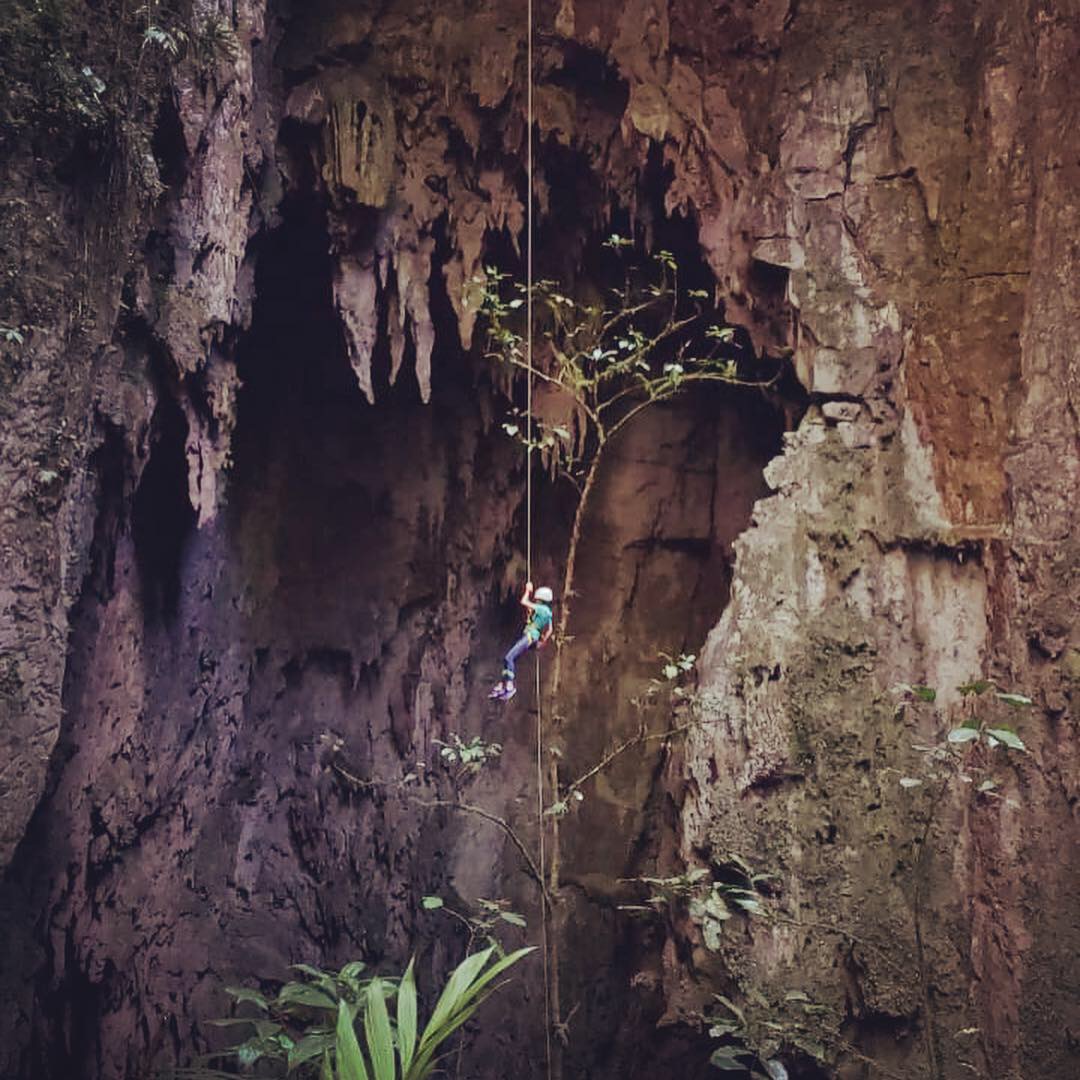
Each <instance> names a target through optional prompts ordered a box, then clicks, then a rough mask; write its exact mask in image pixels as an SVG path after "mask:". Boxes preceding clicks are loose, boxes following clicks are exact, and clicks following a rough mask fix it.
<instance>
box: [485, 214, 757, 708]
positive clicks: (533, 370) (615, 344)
mask: <svg viewBox="0 0 1080 1080" xmlns="http://www.w3.org/2000/svg"><path fill="white" fill-rule="evenodd" d="M632 246H633V244H632V241H630V240H628V239H626V238H625V237H622V236H618V235H612V236H610V237H609V238H608V239H607V240H606V241H605V242H604V247H605V248H607V249H608V250H610V251H612V252H614V253H615V254H616V255H618V256H620V257H621V258H623V260H624V261H623V266H622V270H623V284H622V285H621V286H619V287H617V288H613V289H610V290H608V299H607V300H606V301H603V302H595V303H585V302H583V301H580V300H577V299H574V298H572V297H570V296H567V295H565V294H564V293H563V292H562V291H561V290H560V289H559V287H558V285H557V283H556V282H554V281H550V280H541V281H539V282H537V283H536V284H534V286H533V299H534V307H536V308H537V309H538V315H539V320H538V321H539V323H540V329H539V334H538V335H535V334H534V338H538V344H536V345H535V346H534V349H533V357H534V358H533V362H532V364H530V362H529V356H528V341H527V338H526V333H527V329H526V328H524V327H523V326H522V325H521V323H522V318H521V315H522V309H523V308H524V307H525V306H526V303H527V300H528V290H527V288H526V286H525V285H523V284H521V283H520V282H512V281H511V280H510V275H509V274H506V273H502V272H500V271H499V270H498V269H496V268H494V267H488V268H487V269H486V272H485V275H484V276H483V277H482V278H476V279H474V281H473V285H474V286H476V287H477V293H478V296H479V307H480V312H481V314H482V315H483V317H484V319H485V321H486V323H487V328H488V350H487V356H488V357H489V358H490V359H492V360H494V361H496V362H498V363H502V364H506V365H508V366H509V367H511V368H514V369H517V370H520V371H526V372H529V373H530V374H531V375H532V376H533V377H535V378H536V379H538V380H540V381H541V382H542V383H544V384H545V386H546V387H548V388H549V389H551V390H553V391H554V392H555V393H556V394H557V395H559V396H561V397H562V398H564V400H565V404H566V406H567V410H566V412H567V414H568V415H569V416H570V417H571V419H570V420H569V422H568V423H558V424H553V423H549V422H547V421H546V420H544V419H543V418H542V417H537V416H535V415H534V416H533V417H532V418H531V424H530V423H529V420H528V418H527V417H526V416H525V413H524V412H523V410H521V409H516V410H514V412H513V414H512V416H511V417H510V418H509V419H508V420H507V422H506V423H504V424H503V428H504V430H505V431H506V432H507V434H509V435H511V436H513V437H515V438H517V439H519V440H520V441H521V442H523V443H524V444H525V445H526V446H527V447H529V448H530V449H533V450H538V451H540V452H541V453H542V454H544V455H545V457H546V459H547V460H548V461H549V462H550V463H551V465H552V466H553V467H554V468H555V469H556V470H557V471H558V472H559V473H560V474H561V475H562V476H564V477H566V478H567V479H568V480H569V481H570V482H571V483H572V484H573V486H574V487H575V489H576V491H577V493H578V499H577V506H576V508H575V512H574V520H573V523H572V526H571V529H570V541H569V544H568V547H567V553H566V568H565V570H564V573H563V582H562V592H561V601H562V602H561V604H560V609H559V618H558V622H557V625H556V628H555V644H556V657H555V670H554V672H553V675H552V695H553V696H557V694H558V691H559V687H560V682H561V663H560V659H561V657H560V650H561V646H562V645H563V644H564V643H565V642H566V640H567V628H568V626H569V622H570V611H571V607H572V601H573V597H574V595H575V593H574V580H575V570H576V565H577V554H578V548H579V546H580V543H581V530H582V525H583V523H584V521H585V517H586V515H587V514H588V511H589V508H590V505H591V496H592V493H593V489H594V486H595V483H596V478H597V475H598V472H599V469H600V466H601V464H602V462H603V461H604V459H605V452H606V451H607V449H608V447H609V446H610V445H611V442H612V440H613V439H614V438H615V436H616V435H618V434H619V432H620V431H622V430H623V429H624V428H625V427H627V426H628V425H629V424H631V423H633V422H634V421H635V420H636V419H638V417H639V416H640V415H641V414H642V413H643V412H644V411H645V410H646V409H649V408H651V407H652V406H655V405H660V404H662V403H664V402H667V401H670V400H671V399H672V398H674V397H676V396H677V395H678V394H681V393H683V392H684V391H686V390H688V389H691V388H692V387H694V386H697V385H699V384H702V383H725V384H729V385H735V386H756V387H765V386H769V385H771V384H772V383H773V382H775V380H776V378H777V374H774V375H773V376H772V377H771V378H768V379H762V380H753V379H747V378H744V377H743V376H741V375H740V372H739V364H738V362H737V360H736V355H737V350H736V347H735V329H734V328H733V327H731V326H727V325H725V323H724V321H723V315H722V312H720V311H719V310H718V309H717V307H716V305H715V304H714V303H712V302H711V298H710V295H709V293H708V292H707V291H706V290H704V289H689V290H683V289H682V287H681V286H680V281H679V266H678V263H677V262H676V260H675V256H674V255H673V254H672V253H671V252H670V251H659V252H657V253H656V254H654V255H653V256H652V257H651V259H650V260H649V261H648V263H647V264H646V265H645V266H644V267H640V266H635V265H632V264H629V263H628V262H626V261H625V255H626V253H627V250H628V249H629V248H631V247H632Z"/></svg>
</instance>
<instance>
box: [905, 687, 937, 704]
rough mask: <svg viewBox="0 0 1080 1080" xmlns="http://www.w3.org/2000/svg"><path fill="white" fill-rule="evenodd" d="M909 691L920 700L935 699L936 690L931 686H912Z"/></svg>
mask: <svg viewBox="0 0 1080 1080" xmlns="http://www.w3.org/2000/svg"><path fill="white" fill-rule="evenodd" d="M911 692H912V693H913V694H914V695H915V696H916V697H917V698H918V699H919V700H920V701H937V691H936V690H935V689H934V688H933V687H932V686H913V687H912V688H911Z"/></svg>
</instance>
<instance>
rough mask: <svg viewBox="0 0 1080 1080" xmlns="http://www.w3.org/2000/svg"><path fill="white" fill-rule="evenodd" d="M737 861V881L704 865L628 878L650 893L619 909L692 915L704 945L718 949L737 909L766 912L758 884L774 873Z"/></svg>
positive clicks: (691, 918) (757, 912)
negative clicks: (722, 877)
mask: <svg viewBox="0 0 1080 1080" xmlns="http://www.w3.org/2000/svg"><path fill="white" fill-rule="evenodd" d="M738 861H739V863H740V864H741V865H740V866H739V875H738V880H737V881H736V882H731V881H723V880H717V879H716V878H715V877H714V876H713V873H712V871H711V870H709V869H707V868H706V867H704V866H699V867H695V868H694V869H693V870H688V871H686V873H683V874H677V875H675V876H673V877H664V878H657V877H638V878H631V879H628V880H630V881H632V882H635V883H638V884H641V885H645V886H647V887H648V889H649V892H650V895H649V896H648V898H647V899H646V900H645V901H644V903H642V904H622V905H620V910H622V911H631V912H637V913H641V914H646V913H648V914H658V915H666V916H667V917H668V919H669V920H671V921H672V922H674V921H675V918H676V917H677V916H682V915H686V916H689V918H690V920H691V921H692V922H693V923H694V925H695V926H697V927H698V929H699V930H700V932H701V939H702V941H703V942H704V944H705V948H707V949H708V950H709V951H710V952H716V951H717V950H718V949H719V948H720V943H721V935H722V934H723V930H724V924H725V923H726V922H727V921H728V920H729V919H731V918H732V917H733V916H734V915H735V913H736V911H739V912H742V913H743V914H744V915H762V914H764V913H765V908H764V906H763V904H762V900H763V896H762V894H761V893H760V891H759V889H758V886H759V885H760V884H762V883H763V882H765V881H767V880H768V879H769V878H771V877H772V875H771V874H755V873H754V872H753V871H752V869H751V868H750V866H749V865H748V864H747V863H746V862H745V861H744V860H742V859H739V860H738Z"/></svg>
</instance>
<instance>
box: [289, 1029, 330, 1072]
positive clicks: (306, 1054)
mask: <svg viewBox="0 0 1080 1080" xmlns="http://www.w3.org/2000/svg"><path fill="white" fill-rule="evenodd" d="M335 1041H336V1040H335V1038H334V1036H333V1035H331V1034H329V1033H328V1032H319V1033H317V1034H309V1035H305V1036H304V1037H303V1038H302V1039H300V1040H299V1042H297V1043H294V1044H293V1046H292V1048H291V1049H290V1050H289V1072H292V1071H293V1069H296V1068H298V1067H299V1066H301V1065H304V1064H306V1063H307V1062H309V1061H312V1060H314V1059H315V1058H317V1057H319V1055H320V1054H323V1053H325V1052H326V1051H327V1050H330V1049H332V1048H333V1046H334V1043H335Z"/></svg>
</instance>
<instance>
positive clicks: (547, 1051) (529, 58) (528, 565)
mask: <svg viewBox="0 0 1080 1080" xmlns="http://www.w3.org/2000/svg"><path fill="white" fill-rule="evenodd" d="M526 18H527V23H528V25H527V27H526V31H525V113H526V124H525V366H526V372H525V379H526V387H525V416H526V419H525V577H526V580H528V581H532V572H533V571H532V562H533V559H532V549H533V524H532V504H533V470H532V454H533V405H532V392H533V0H526ZM555 647H556V648H558V642H556V646H555ZM533 667H534V670H535V673H536V675H535V678H536V682H535V690H534V694H535V704H536V831H537V835H538V839H539V859H538V865H539V868H540V890H541V891H540V935H541V951H542V952H543V961H544V1060H545V1063H546V1065H547V1076H548V1080H551V973H550V971H549V969H548V957H549V954H548V907H547V901H546V899H545V896H544V889H545V888H546V885H545V875H546V870H545V866H544V864H545V861H546V859H545V854H546V853H545V850H544V846H545V845H544V716H543V709H542V708H541V704H542V698H541V682H540V651H539V649H537V653H536V663H535V664H534V665H533Z"/></svg>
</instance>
